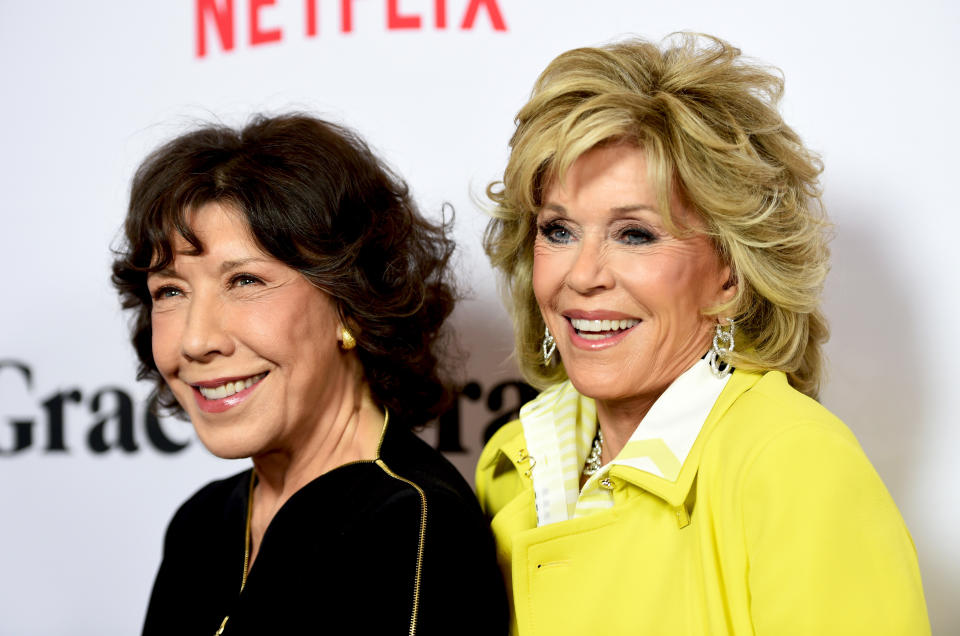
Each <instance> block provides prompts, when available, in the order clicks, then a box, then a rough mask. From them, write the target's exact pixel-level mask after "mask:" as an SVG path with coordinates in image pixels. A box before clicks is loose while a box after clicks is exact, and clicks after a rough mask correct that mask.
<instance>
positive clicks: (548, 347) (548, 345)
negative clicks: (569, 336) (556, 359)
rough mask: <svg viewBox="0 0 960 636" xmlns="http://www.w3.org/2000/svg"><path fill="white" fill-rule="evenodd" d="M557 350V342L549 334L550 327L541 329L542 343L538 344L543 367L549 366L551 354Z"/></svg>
mask: <svg viewBox="0 0 960 636" xmlns="http://www.w3.org/2000/svg"><path fill="white" fill-rule="evenodd" d="M556 350H557V341H556V339H555V338H554V337H553V334H552V333H550V327H544V328H543V342H541V343H540V352H541V353H542V354H543V366H545V367H546V366H549V365H550V360H551V359H552V358H553V352H554V351H556Z"/></svg>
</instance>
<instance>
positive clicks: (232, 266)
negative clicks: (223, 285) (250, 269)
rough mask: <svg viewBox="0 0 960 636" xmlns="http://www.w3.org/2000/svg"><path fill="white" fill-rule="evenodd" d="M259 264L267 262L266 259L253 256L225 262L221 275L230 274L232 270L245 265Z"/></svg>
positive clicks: (222, 264)
mask: <svg viewBox="0 0 960 636" xmlns="http://www.w3.org/2000/svg"><path fill="white" fill-rule="evenodd" d="M258 262H259V263H262V262H266V259H264V258H261V257H259V256H251V257H250V258H241V259H238V260H235V261H224V262H223V263H221V264H220V273H221V274H223V273H225V272H229V271H230V270H233V269H237V268H238V267H243V266H244V265H249V264H250V263H258Z"/></svg>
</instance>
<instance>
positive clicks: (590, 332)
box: [567, 318, 640, 340]
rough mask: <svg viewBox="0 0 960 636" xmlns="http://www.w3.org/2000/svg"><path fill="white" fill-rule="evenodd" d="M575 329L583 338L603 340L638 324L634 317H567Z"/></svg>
mask: <svg viewBox="0 0 960 636" xmlns="http://www.w3.org/2000/svg"><path fill="white" fill-rule="evenodd" d="M567 320H569V321H570V324H571V325H573V328H574V329H575V330H576V332H577V335H578V336H580V337H581V338H583V339H585V340H603V339H604V338H612V337H613V336H616V335H617V334H620V333H623V332H624V331H627V330H628V329H632V328H634V327H636V326H637V325H638V324H640V321H639V320H637V319H636V318H627V319H624V320H586V319H584V318H568V319H567Z"/></svg>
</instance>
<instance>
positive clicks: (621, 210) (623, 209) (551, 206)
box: [543, 203, 659, 215]
mask: <svg viewBox="0 0 960 636" xmlns="http://www.w3.org/2000/svg"><path fill="white" fill-rule="evenodd" d="M543 209H544V210H551V211H553V212H557V213H559V214H563V215H566V214H567V209H566V208H565V207H563V206H562V205H560V204H559V203H547V204H545V205H544V206H543ZM641 210H645V211H647V212H654V213H656V214H659V212H658V211H657V208H655V207H654V206H652V205H647V204H646V203H632V204H630V205H618V206H616V207H613V208H610V211H611V212H615V213H617V214H626V213H627V212H639V211H641Z"/></svg>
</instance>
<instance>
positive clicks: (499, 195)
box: [484, 34, 829, 397]
mask: <svg viewBox="0 0 960 636" xmlns="http://www.w3.org/2000/svg"><path fill="white" fill-rule="evenodd" d="M782 93H783V79H782V77H781V76H780V75H779V73H778V72H776V71H774V70H771V69H769V68H767V67H763V66H760V65H757V64H754V63H751V62H749V61H747V60H745V59H744V58H743V57H741V54H740V50H739V49H737V48H735V47H733V46H731V45H730V44H728V43H727V42H724V41H723V40H720V39H717V38H714V37H711V36H704V35H692V34H675V35H674V36H672V37H670V38H668V39H667V41H665V43H664V44H663V46H662V47H659V46H657V45H656V44H653V43H650V42H646V41H643V40H628V41H624V42H619V43H616V44H611V45H608V46H604V47H600V48H581V49H575V50H572V51H568V52H566V53H564V54H562V55H560V56H559V57H557V58H556V59H555V60H553V61H552V62H551V63H550V65H549V66H548V67H547V68H546V70H544V72H543V73H542V74H541V75H540V77H539V78H538V79H537V82H536V84H535V86H534V89H533V93H532V95H531V97H530V100H529V101H528V102H527V104H526V105H525V106H524V107H523V108H522V109H521V110H520V112H519V113H518V115H517V118H516V124H517V128H516V131H515V132H514V134H513V137H512V138H511V140H510V147H511V153H510V160H509V162H508V164H507V168H506V170H505V171H504V176H503V181H502V182H495V183H492V184H491V185H490V186H489V187H488V188H487V195H488V196H489V197H490V199H491V200H492V201H493V202H494V203H495V205H496V207H495V209H494V211H493V215H494V218H493V219H492V220H491V221H490V223H489V225H488V226H487V230H486V234H485V236H484V248H485V249H486V252H487V255H488V256H489V257H490V261H491V263H492V264H493V266H494V267H495V268H496V269H498V270H499V271H500V273H501V274H502V277H503V283H504V289H503V290H504V293H505V296H506V299H507V305H508V308H509V309H510V311H511V313H512V317H513V321H514V328H515V336H516V355H517V359H518V361H519V363H520V368H521V370H522V372H523V374H524V377H525V378H526V379H527V380H528V381H529V382H531V383H532V384H534V385H535V386H537V387H540V388H544V387H546V386H549V385H551V384H554V383H556V382H560V381H563V380H565V379H566V371H565V370H564V368H563V364H562V361H561V363H560V364H553V365H549V366H544V365H543V359H542V356H541V351H540V344H541V341H542V339H543V334H544V321H543V317H542V316H541V314H540V309H539V307H538V305H537V301H536V298H535V297H534V294H533V285H532V272H533V244H534V240H535V238H536V223H535V218H536V213H537V212H538V211H539V209H540V207H541V205H542V200H541V199H542V196H543V193H544V191H545V189H546V187H547V186H548V185H549V184H551V183H553V182H554V181H556V180H558V179H559V180H562V179H563V177H564V175H565V174H566V172H567V170H568V169H569V168H570V166H571V165H572V164H573V162H574V161H575V160H576V159H577V158H578V157H579V156H580V155H582V154H583V153H584V152H586V151H587V150H589V149H591V148H593V147H595V146H597V145H601V144H609V143H623V142H627V143H631V144H634V145H636V146H637V147H639V148H642V149H643V150H644V152H645V153H646V155H647V165H648V170H649V174H648V178H649V179H651V182H652V183H653V184H655V187H656V189H657V193H658V194H657V204H658V206H659V209H660V211H661V214H662V215H663V219H664V223H665V224H666V226H667V228H668V229H669V230H670V231H671V232H674V233H680V232H682V231H683V230H682V229H681V228H678V227H677V225H676V224H675V223H674V220H673V217H672V215H671V210H670V205H669V201H670V193H671V192H674V191H675V192H677V193H678V194H679V195H680V198H681V200H682V201H683V202H684V203H685V205H686V206H688V207H689V208H690V209H691V210H694V211H695V212H697V213H698V214H699V216H700V218H701V219H702V220H703V223H704V225H705V227H706V232H707V234H708V235H709V236H710V237H711V238H712V239H713V242H714V245H715V246H716V247H717V250H718V252H719V254H720V256H721V258H722V259H723V260H724V261H725V262H726V263H727V264H729V265H730V267H731V270H732V275H733V279H734V280H735V281H736V283H737V293H736V295H735V296H734V297H733V298H732V299H731V300H730V301H729V302H728V303H725V304H723V305H721V306H718V307H712V308H709V309H707V310H706V314H707V315H711V316H732V317H734V318H735V319H736V324H737V340H736V351H735V352H734V353H733V354H731V355H730V356H729V360H730V362H731V363H732V364H733V365H734V366H736V367H738V368H740V369H754V370H769V369H778V370H781V371H784V372H785V373H786V374H787V376H788V378H789V380H790V384H791V385H793V386H794V387H795V388H796V389H798V390H799V391H801V392H803V393H805V394H807V395H810V396H812V397H816V396H817V393H818V391H819V387H820V382H821V378H822V374H823V355H822V352H821V345H822V343H823V342H825V341H826V340H827V337H828V334H829V330H828V327H827V323H826V321H825V319H824V317H823V314H822V313H821V311H820V295H821V290H822V287H823V281H824V278H825V277H826V274H827V271H828V268H829V265H828V261H829V251H828V248H827V232H828V229H829V225H828V223H827V220H826V217H825V215H824V213H823V210H822V207H821V205H820V186H819V182H818V177H819V174H820V172H821V171H822V165H821V162H820V160H819V158H818V157H817V156H816V155H815V154H814V153H812V152H811V151H809V150H807V149H806V148H804V146H803V144H802V142H801V140H800V137H799V136H798V135H797V134H796V133H795V132H794V131H793V130H792V129H791V128H790V127H789V126H787V125H786V124H785V123H784V122H783V119H782V118H781V117H780V114H779V112H778V110H777V104H778V102H779V100H780V97H781V95H782Z"/></svg>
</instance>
